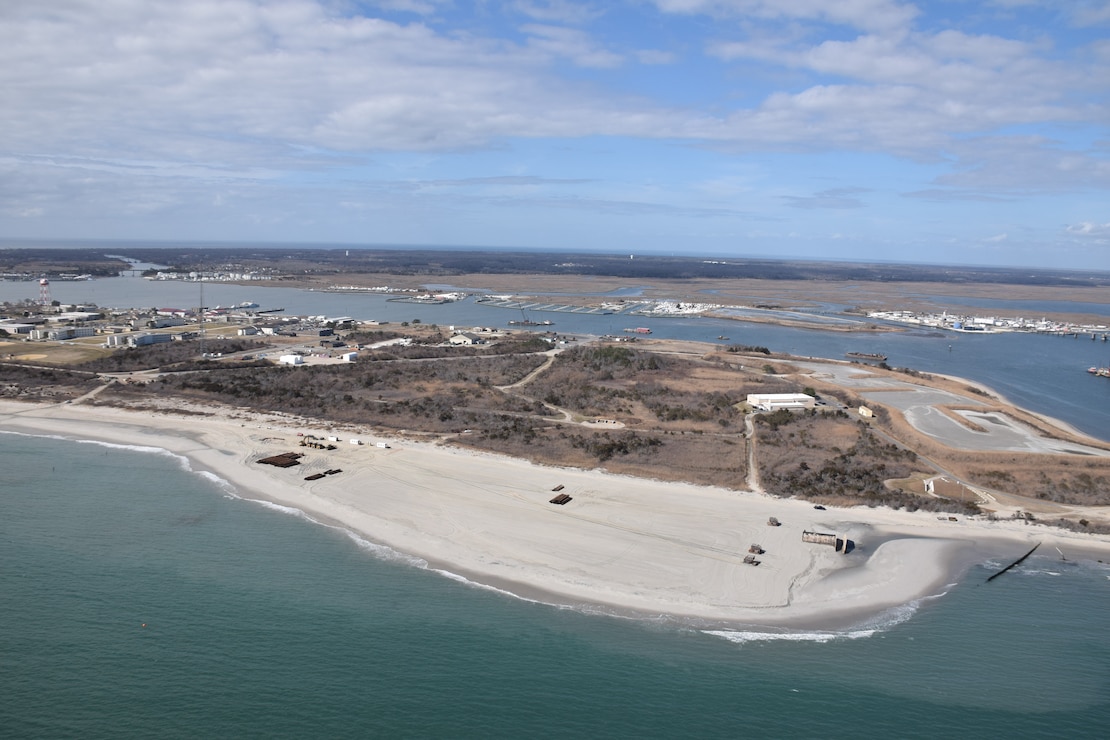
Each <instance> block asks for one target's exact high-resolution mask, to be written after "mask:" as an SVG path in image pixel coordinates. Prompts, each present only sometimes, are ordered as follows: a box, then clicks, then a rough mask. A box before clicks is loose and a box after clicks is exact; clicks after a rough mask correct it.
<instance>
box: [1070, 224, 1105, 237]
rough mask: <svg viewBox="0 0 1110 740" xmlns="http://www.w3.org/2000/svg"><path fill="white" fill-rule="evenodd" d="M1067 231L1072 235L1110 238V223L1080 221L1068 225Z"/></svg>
mask: <svg viewBox="0 0 1110 740" xmlns="http://www.w3.org/2000/svg"><path fill="white" fill-rule="evenodd" d="M1067 232H1068V233H1069V234H1071V235H1072V236H1077V237H1083V238H1090V239H1098V240H1106V239H1110V223H1105V224H1099V223H1094V222H1092V221H1080V222H1079V223H1077V224H1070V225H1069V226H1068V227H1067Z"/></svg>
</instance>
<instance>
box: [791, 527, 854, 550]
mask: <svg viewBox="0 0 1110 740" xmlns="http://www.w3.org/2000/svg"><path fill="white" fill-rule="evenodd" d="M802 542H812V543H813V544H815V545H832V546H833V548H835V549H836V551H837V552H840V553H844V554H845V555H847V554H848V553H849V552H851V550H852V548H853V547H854V544H855V543H853V542H852V541H851V540H850V539H848V538H847V537H843V538H841V537H838V536H836V535H835V534H826V533H824V532H810V531H809V530H808V529H807V530H802Z"/></svg>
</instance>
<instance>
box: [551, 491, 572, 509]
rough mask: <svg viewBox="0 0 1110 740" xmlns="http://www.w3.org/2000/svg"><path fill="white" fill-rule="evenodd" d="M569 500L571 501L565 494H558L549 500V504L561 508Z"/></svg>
mask: <svg viewBox="0 0 1110 740" xmlns="http://www.w3.org/2000/svg"><path fill="white" fill-rule="evenodd" d="M570 500H571V497H570V496H568V495H567V494H565V493H560V494H559V495H558V496H556V497H555V498H553V499H551V501H550V503H553V504H558V505H559V506H562V505H563V504H565V503H567V502H568V501H570Z"/></svg>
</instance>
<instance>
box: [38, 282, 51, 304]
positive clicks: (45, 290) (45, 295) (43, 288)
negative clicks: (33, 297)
mask: <svg viewBox="0 0 1110 740" xmlns="http://www.w3.org/2000/svg"><path fill="white" fill-rule="evenodd" d="M39 305H40V306H49V305H50V281H49V280H47V279H46V278H43V279H42V280H40V281H39Z"/></svg>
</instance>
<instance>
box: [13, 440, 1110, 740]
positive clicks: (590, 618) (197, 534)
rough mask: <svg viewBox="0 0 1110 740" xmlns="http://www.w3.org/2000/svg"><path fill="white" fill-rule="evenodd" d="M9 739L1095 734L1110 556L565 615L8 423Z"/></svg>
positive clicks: (134, 452)
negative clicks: (783, 623)
mask: <svg viewBox="0 0 1110 740" xmlns="http://www.w3.org/2000/svg"><path fill="white" fill-rule="evenodd" d="M0 459H2V460H3V464H2V465H0V737H13V738H59V737H74V738H113V739H115V738H152V737H157V738H177V737H189V738H194V737H236V738H238V737H247V738H249V737H259V738H261V737H266V738H275V737H290V738H294V737H295V738H304V737H324V738H348V737H349V738H365V737H390V738H392V737H450V738H469V737H476V738H477V737H481V738H487V737H505V738H519V737H529V736H532V737H583V736H593V737H616V738H621V737H628V738H632V737H637V738H640V737H680V736H681V737H698V738H718V737H719V738H736V737H747V736H765V737H789V738H793V737H804V738H809V737H828V736H831V735H837V736H839V735H850V736H856V737H883V738H888V737H929V738H946V737H960V738H965V737H987V736H990V737H1007V738H1026V737H1030V738H1034V737H1095V736H1097V735H1100V734H1102V733H1103V730H1104V728H1105V727H1106V726H1107V725H1108V723H1110V640H1108V639H1107V638H1106V630H1107V627H1108V626H1110V566H1107V565H1104V564H1100V563H1097V562H1092V561H1088V562H1084V563H1081V564H1079V565H1070V566H1069V565H1065V564H1062V563H1060V562H1059V561H1058V560H1056V559H1054V558H1051V557H1033V558H1030V559H1029V560H1028V561H1026V563H1025V564H1023V565H1022V566H1021V567H1019V568H1017V569H1014V570H1013V571H1010V572H1009V573H1007V574H1006V575H1005V576H1003V577H1001V578H998V579H996V580H995V581H993V582H991V583H989V584H987V583H985V580H986V577H987V575H989V574H990V573H991V572H993V570H994V569H997V567H998V565H999V564H998V563H986V564H983V565H982V566H978V567H975V568H973V569H972V570H971V571H970V572H968V573H967V574H966V575H965V576H964V577H963V578H961V579H960V581H959V583H958V584H952V585H950V586H949V587H948V588H947V589H946V590H945V592H944V593H943V594H941V595H937V596H936V597H933V598H929V599H926V600H923V601H922V602H921V603H918V604H914V605H909V606H907V607H905V608H902V609H898V610H894V611H892V612H890V613H888V614H885V615H882V616H881V617H880V618H877V619H875V620H872V622H871V623H869V624H862V625H858V626H856V627H855V628H853V629H850V630H846V631H844V632H840V633H815V632H810V633H779V634H776V635H770V636H769V635H767V634H765V633H759V632H758V631H756V630H750V631H745V630H736V631H730V632H718V633H707V632H704V631H701V630H698V629H695V628H692V627H691V626H689V625H688V624H682V623H676V622H671V621H666V620H628V619H618V618H612V617H606V616H599V615H593V614H588V613H582V612H578V611H574V610H569V609H562V608H555V607H551V606H548V605H544V604H538V603H534V602H530V601H524V600H521V599H517V598H514V597H512V596H511V595H508V594H505V593H501V592H497V591H493V590H489V589H484V588H480V587H477V586H475V585H473V584H468V583H466V582H464V581H461V580H459V579H456V578H451V577H447V576H445V574H442V573H437V572H433V571H430V570H428V569H426V568H424V567H422V564H421V563H419V562H417V561H413V560H411V559H409V558H405V557H401V556H398V555H396V554H394V553H390V552H389V551H388V550H383V549H382V548H378V547H375V546H373V545H371V544H370V543H366V542H362V541H359V540H358V539H357V538H355V537H353V536H351V535H350V534H348V533H346V532H344V531H342V530H337V529H334V528H329V527H325V526H322V525H320V524H317V523H314V522H312V521H310V520H308V519H306V518H305V517H303V516H299V515H298V514H297V513H296V512H292V511H289V510H286V509H280V508H276V507H272V506H266V505H264V504H262V503H259V502H257V501H251V500H248V499H244V498H240V497H238V496H237V495H236V492H234V491H231V490H229V489H228V488H227V487H226V486H224V485H223V484H221V483H220V482H219V481H216V480H212V479H210V478H207V477H205V476H203V475H200V474H197V473H194V472H190V471H189V470H188V469H187V466H185V464H184V463H183V461H181V460H180V459H178V458H175V457H172V456H169V455H167V454H159V453H157V452H156V451H151V450H145V451H144V450H138V449H134V448H121V447H113V446H105V445H101V444H92V443H79V442H74V441H66V440H59V439H46V438H35V437H26V436H20V435H12V434H0Z"/></svg>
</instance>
